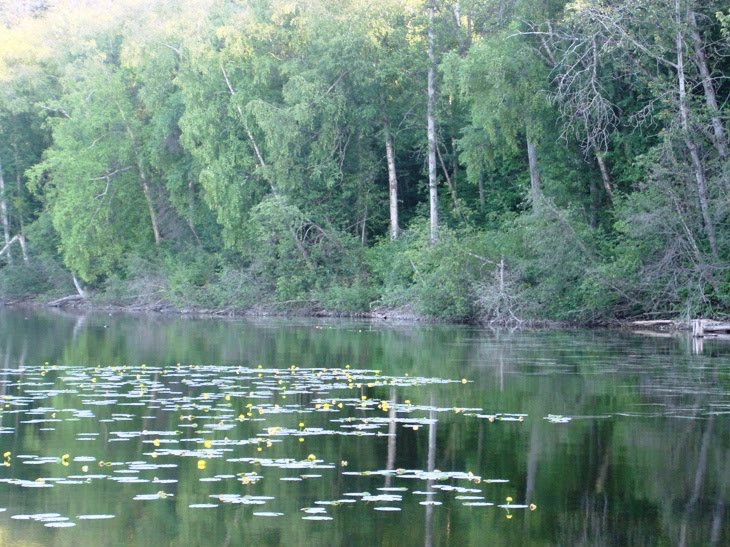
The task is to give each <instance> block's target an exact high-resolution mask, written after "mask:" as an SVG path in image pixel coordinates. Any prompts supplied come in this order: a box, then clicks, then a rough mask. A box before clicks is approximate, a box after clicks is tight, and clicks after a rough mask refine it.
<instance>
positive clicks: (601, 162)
mask: <svg viewBox="0 0 730 547" xmlns="http://www.w3.org/2000/svg"><path fill="white" fill-rule="evenodd" d="M594 150H595V148H594ZM595 155H596V162H597V163H598V169H600V171H601V181H602V182H603V189H604V190H605V191H606V195H607V196H608V199H609V201H613V185H612V184H611V175H610V173H609V172H608V167H607V166H606V156H605V154H604V153H603V152H598V151H597V150H596V151H595Z"/></svg>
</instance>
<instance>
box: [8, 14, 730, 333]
mask: <svg viewBox="0 0 730 547" xmlns="http://www.w3.org/2000/svg"><path fill="white" fill-rule="evenodd" d="M729 20H730V13H729V12H727V8H726V6H725V5H724V3H722V2H713V1H710V2H699V1H696V0H632V1H628V0H615V1H611V2H608V1H605V0H581V1H576V2H565V1H563V0H545V1H543V2H530V1H523V0H480V1H471V0H428V1H426V0H383V1H379V2H365V1H363V0H307V1H304V2H299V1H297V2H293V1H289V0H237V1H235V0H206V1H204V2H200V1H186V2H178V1H174V2H173V1H171V0H170V1H168V0H158V1H155V2H141V1H139V0H124V1H123V2H119V1H114V2H112V1H111V0H110V1H108V2H106V1H105V2H98V1H94V2H92V1H88V2H78V1H73V2H71V1H69V0H54V1H51V2H46V1H44V2H40V1H39V2H33V1H28V2H22V3H18V2H13V1H10V0H3V1H0V224H2V231H0V237H1V238H2V239H0V249H1V251H0V253H1V254H0V298H3V299H6V300H12V299H16V298H19V297H24V296H28V295H36V296H40V297H42V298H50V297H52V296H53V295H56V296H62V295H64V294H67V293H68V292H69V291H70V290H73V285H72V284H71V282H72V281H74V282H75V283H76V285H77V288H78V289H79V290H81V288H82V286H83V287H86V288H88V289H89V290H88V291H85V292H84V296H85V297H86V298H92V299H96V300H97V301H99V302H105V303H117V304H140V305H145V304H147V305H149V304H159V305H173V306H176V307H179V308H183V307H204V308H227V309H231V310H240V309H246V308H251V307H256V306H259V305H265V306H268V307H275V306H283V308H284V309H288V308H291V307H292V306H304V307H307V308H309V309H325V310H330V311H335V312H361V311H369V310H372V309H374V308H399V309H403V310H407V311H409V312H414V313H417V314H421V315H430V316H436V317H442V318H448V319H453V320H483V321H514V320H518V319H536V318H550V319H570V320H580V321H586V320H607V319H612V318H621V317H636V316H642V315H657V314H673V315H679V314H684V315H686V314H690V315H694V314H698V313H710V314H716V315H724V314H727V312H728V306H729V305H730V269H729V268H728V265H729V262H728V261H729V260H730V227H729V226H730V224H729V221H730V218H729V215H730V203H729V202H728V195H729V194H728V191H730V167H729V163H728V136H727V131H728V104H729V101H728V100H729V99H730V84H729V83H728V81H727V79H726V78H724V76H723V75H724V74H727V73H728V72H730V66H729V64H728V49H729V47H730V38H729V36H730V31H729V28H730V24H729V23H728V21H729ZM429 97H431V99H429ZM432 101H433V102H432ZM428 128H433V131H432V133H431V137H429V131H427V129H428ZM434 177H435V179H434ZM429 179H431V185H430V188H429ZM434 180H435V188H434V184H433V181H434ZM434 190H435V191H434ZM436 199H437V201H436ZM429 207H431V210H430V211H429ZM435 207H437V209H434V208H435ZM435 213H437V216H434V215H435ZM435 223H437V224H435Z"/></svg>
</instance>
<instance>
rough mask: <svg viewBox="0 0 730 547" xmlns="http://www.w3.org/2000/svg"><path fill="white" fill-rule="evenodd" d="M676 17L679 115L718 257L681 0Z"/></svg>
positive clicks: (677, 2)
mask: <svg viewBox="0 0 730 547" xmlns="http://www.w3.org/2000/svg"><path fill="white" fill-rule="evenodd" d="M674 8H675V17H676V21H675V22H676V24H677V36H676V47H677V65H676V69H677V85H678V88H679V116H680V120H681V123H682V132H683V133H684V142H685V144H686V146H687V149H688V150H689V155H690V158H691V159H692V168H693V170H694V175H695V181H696V183H697V197H698V198H699V202H700V210H701V211H702V219H703V221H704V224H705V233H706V234H707V239H708V241H709V243H710V250H711V251H712V256H713V258H715V259H717V239H716V237H715V225H714V223H713V222H712V217H711V216H710V207H709V204H708V199H707V181H706V177H705V168H704V165H702V160H701V159H700V153H699V150H698V149H697V144H696V143H695V142H694V141H693V140H692V134H691V131H690V126H689V107H688V105H687V82H686V77H685V74H684V40H683V36H682V14H681V6H680V0H674Z"/></svg>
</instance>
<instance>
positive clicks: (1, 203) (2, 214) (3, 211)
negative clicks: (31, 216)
mask: <svg viewBox="0 0 730 547" xmlns="http://www.w3.org/2000/svg"><path fill="white" fill-rule="evenodd" d="M0 222H2V225H3V237H4V238H5V239H4V242H3V245H4V246H7V245H8V244H9V243H10V220H9V218H8V202H7V200H6V198H5V178H4V176H3V166H2V164H0ZM8 261H9V262H10V263H12V262H13V255H12V254H11V253H10V251H8Z"/></svg>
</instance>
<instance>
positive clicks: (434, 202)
mask: <svg viewBox="0 0 730 547" xmlns="http://www.w3.org/2000/svg"><path fill="white" fill-rule="evenodd" d="M433 14H434V5H433V0H432V1H431V3H430V5H429V8H428V61H429V63H428V108H427V113H426V118H427V131H428V196H429V205H430V213H431V215H430V216H431V243H435V242H436V241H437V240H438V229H439V214H438V188H437V186H436V185H437V182H438V181H437V180H436V55H435V53H434V29H433Z"/></svg>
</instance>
